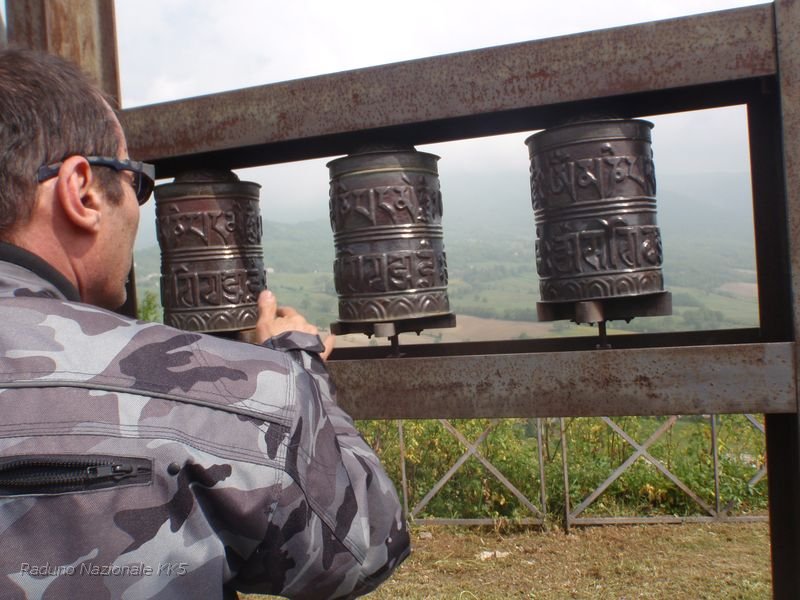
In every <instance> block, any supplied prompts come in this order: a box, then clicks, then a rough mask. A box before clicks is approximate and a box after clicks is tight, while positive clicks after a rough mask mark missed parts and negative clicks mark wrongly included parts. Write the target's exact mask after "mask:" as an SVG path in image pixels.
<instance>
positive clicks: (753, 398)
mask: <svg viewBox="0 0 800 600" xmlns="http://www.w3.org/2000/svg"><path fill="white" fill-rule="evenodd" d="M7 6H8V7H9V11H8V18H9V27H8V34H9V41H13V40H14V39H19V34H18V32H19V31H21V29H20V23H26V22H27V21H30V22H31V24H32V27H30V28H29V31H30V32H31V33H32V35H31V37H29V38H28V41H29V42H30V44H31V45H34V46H35V47H39V46H36V44H37V43H39V42H41V41H42V39H41V37H38V38H37V37H36V36H37V35H39V36H40V35H41V32H44V34H43V35H44V42H45V43H46V44H48V48H50V49H51V50H52V48H51V47H50V46H49V44H50V43H51V42H53V41H54V40H55V39H57V37H58V36H57V33H58V32H59V31H61V32H62V33H63V32H66V33H69V34H70V35H73V34H75V33H76V32H79V31H80V30H81V25H80V20H81V18H82V15H89V14H90V13H91V12H92V11H95V12H96V13H97V14H101V15H105V16H106V17H107V16H108V15H109V14H112V15H113V13H112V12H110V11H111V10H112V9H113V6H111V4H110V0H48V1H47V2H45V0H9V1H8V2H7ZM65 7H66V8H70V9H71V10H67V11H64V10H63V9H64V8H65ZM43 11H44V14H43ZM47 11H50V12H51V13H54V14H55V13H56V12H57V11H61V16H62V17H63V19H62V20H61V21H58V20H52V19H51V20H50V21H48V20H47V14H46V13H47ZM71 15H81V17H76V18H71ZM90 22H91V19H90ZM43 24H44V25H46V26H45V27H43V26H42V25H43ZM48 27H50V29H48ZM100 29H101V30H102V31H103V32H105V33H108V32H109V31H113V30H112V29H110V26H109V25H108V22H107V21H106V25H105V26H102V25H101V26H100ZM37 32H39V33H37ZM34 34H35V35H34ZM77 39H80V34H79V35H78V36H77ZM102 39H103V40H106V41H104V42H101V43H100V44H99V45H98V46H97V47H98V48H105V51H106V52H110V51H111V50H110V48H109V47H108V46H107V45H106V44H107V43H110V42H108V40H113V36H105V37H103V38H102ZM62 49H63V47H62ZM53 51H57V50H53ZM94 52H95V54H94V55H95V56H96V55H97V54H98V53H99V54H100V55H101V57H102V56H106V55H104V53H103V51H102V50H97V49H96V50H95V51H94ZM107 56H110V54H109V55H107ZM620 57H625V60H624V61H620ZM587 65H589V67H590V68H587ZM412 90H413V91H412ZM798 97H800V2H798V1H797V0H776V1H775V2H774V3H771V4H764V5H759V6H753V7H747V8H743V9H736V10H731V11H722V12H717V13H709V14H705V15H698V16H693V17H686V18H681V19H672V20H669V21H661V22H656V23H646V24H643V25H634V26H629V27H622V28H616V29H609V30H603V31H596V32H590V33H585V34H579V35H574V36H564V37H560V38H553V39H548V40H541V41H536V42H528V43H523V44H514V45H510V46H501V47H497V48H490V49H485V50H476V51H471V52H464V53H459V54H453V55H449V56H443V57H435V58H430V59H423V60H420V61H410V62H406V63H399V64H395V65H387V66H384V67H375V68H372V69H363V70H359V71H351V72H345V73H340V74H335V75H326V76H322V77H314V78H308V79H303V80H297V81H290V82H284V83H279V84H272V85H268V86H260V87H256V88H249V89H244V90H237V91H234V92H226V93H223V94H214V95H210V96H205V97H202V98H193V99H185V100H180V101H177V102H171V103H164V104H160V105H154V106H148V107H141V108H135V109H129V110H125V111H123V112H122V115H121V120H122V121H123V125H124V127H125V129H126V131H127V133H128V138H129V139H128V141H129V148H130V151H131V153H132V154H135V155H136V156H137V157H139V158H141V159H147V160H150V161H152V162H155V163H156V165H157V169H158V171H157V172H158V173H159V176H160V177H168V176H172V175H174V174H175V173H176V172H178V171H180V170H181V169H184V168H186V167H188V166H191V167H198V166H201V167H202V166H206V165H209V164H214V165H215V166H221V167H225V168H241V167H247V166H255V165H262V164H269V163H277V162H288V161H292V160H298V159H303V158H312V157H320V156H330V155H336V154H345V153H348V152H349V151H350V150H351V149H353V148H354V147H355V146H357V145H361V144H364V143H369V142H374V141H381V142H384V141H387V140H389V141H393V142H396V143H397V142H399V143H404V142H405V143H416V144H420V143H429V142H439V141H447V140H456V139H464V138H470V137H478V136H483V135H492V134H499V133H509V132H516V131H529V130H534V129H541V128H544V127H548V126H551V125H553V124H555V123H557V122H559V121H562V120H564V119H568V118H574V117H579V116H585V115H587V114H592V113H594V112H599V113H604V114H609V113H611V114H620V115H624V116H629V117H635V116H643V115H654V114H661V113H668V112H676V111H682V110H690V109H699V108H711V107H719V106H730V105H735V104H745V105H747V109H748V119H749V124H750V146H751V160H752V168H751V172H752V177H753V191H754V194H753V195H754V213H755V227H756V254H757V265H758V284H759V299H760V326H759V329H758V330H756V331H755V332H753V331H750V332H735V333H733V334H727V337H726V335H725V334H720V333H717V332H714V333H710V334H708V335H706V336H702V335H701V336H699V337H698V336H691V335H686V334H674V335H664V336H661V337H658V338H656V339H655V341H654V342H648V338H647V337H646V336H628V337H630V338H634V339H633V340H622V339H614V340H613V341H612V343H613V344H614V346H615V349H614V350H609V351H606V350H603V351H591V352H590V347H585V345H584V346H581V344H585V343H586V342H568V343H567V342H565V343H563V344H562V345H560V346H559V345H558V344H556V345H554V346H548V344H546V343H539V342H535V343H533V344H532V345H530V346H525V345H521V346H520V345H515V344H513V343H511V342H508V341H503V342H497V343H494V344H491V343H489V344H483V345H472V346H470V348H471V350H472V353H470V352H469V350H468V348H466V347H460V348H446V347H445V346H447V345H445V344H441V345H436V347H435V348H433V347H429V348H426V347H419V348H416V349H414V350H412V351H411V352H410V353H408V356H409V357H408V358H406V359H388V358H385V357H382V356H380V354H367V355H363V356H359V357H358V358H354V359H350V360H348V359H347V358H346V355H345V354H343V353H339V354H338V356H337V353H334V357H333V358H334V360H333V362H332V364H331V372H332V375H333V377H334V379H335V380H336V382H337V384H338V387H339V389H340V391H341V401H342V404H344V405H345V406H347V407H348V408H350V409H351V410H352V411H353V412H354V413H355V415H356V416H362V417H363V416H366V415H374V416H377V417H380V418H394V417H397V416H400V417H417V418H419V417H437V418H439V417H441V418H452V417H466V416H476V417H477V416H492V417H500V416H583V415H597V416H606V415H614V414H663V415H667V414H678V413H687V414H700V413H715V412H719V413H725V412H764V413H767V414H766V419H765V421H766V423H765V429H766V432H767V447H768V449H767V453H768V461H769V465H768V468H769V487H770V514H771V519H770V526H771V540H772V559H773V562H772V564H773V591H774V595H775V597H776V598H797V597H800V568H798V566H800V513H798V509H797V507H798V506H800V421H799V420H798V419H799V418H800V417H799V416H798V415H799V414H800V413H799V412H798V384H797V376H798V357H797V352H796V348H795V342H796V340H797V339H798V333H800V329H799V328H800V301H798V300H797V299H798V298H800V250H799V249H798V243H799V242H798V234H800V105H798V103H797V98H798ZM721 340H725V341H721ZM628 344H633V346H632V347H631V346H628V347H625V346H626V345H628ZM720 344H723V345H720ZM628 350H633V351H628ZM483 354H486V356H484V357H482V358H481V356H480V355H483ZM337 358H338V360H336V359H337ZM365 358H368V359H370V360H364V359H365ZM420 360H423V361H424V365H425V366H426V371H438V372H439V374H438V375H436V376H431V377H429V378H428V379H427V380H426V381H425V385H426V386H428V387H420V386H419V384H417V383H416V378H417V377H418V375H419V374H420V371H419V366H420V364H422V363H420V362H419V361H420ZM481 361H487V362H491V363H492V365H493V367H494V368H495V372H491V371H489V370H487V369H485V368H481ZM631 362H633V364H634V365H635V367H634V368H633V369H630V368H629V365H630V363H631ZM597 363H599V364H600V368H599V369H597V368H595V365H596V364H597ZM698 363H702V364H698ZM539 368H549V369H553V370H552V371H551V372H553V373H555V374H557V375H558V380H559V382H560V383H561V384H564V385H566V386H568V387H567V388H566V389H561V388H558V389H556V388H554V387H552V386H548V385H547V381H546V378H545V377H543V376H541V375H536V374H535V373H534V374H529V375H525V374H524V372H523V371H524V370H526V369H528V370H536V369H539ZM562 369H563V370H564V372H563V374H562ZM682 370H685V373H686V374H685V377H686V378H685V379H684V380H683V381H679V382H677V383H676V382H672V381H669V380H668V379H667V378H666V376H665V374H666V373H667V372H669V371H672V373H673V375H674V374H677V373H679V372H681V371H682ZM621 373H624V375H620V374H621ZM737 373H738V375H737ZM590 374H593V377H591V376H590ZM652 374H655V379H653V378H652ZM388 375H392V376H397V377H398V380H399V381H400V385H399V387H394V388H393V393H392V394H391V395H387V394H380V395H372V396H371V397H370V395H369V394H370V391H371V390H373V389H374V386H375V383H374V381H373V380H372V379H371V378H374V377H376V376H377V377H385V376H388ZM648 378H650V379H649V381H650V382H651V383H656V384H658V385H661V384H664V385H665V386H666V387H665V388H664V391H659V389H660V388H658V387H657V386H656V385H654V386H652V387H651V386H649V385H648ZM730 378H733V379H730ZM592 379H594V383H593V382H592ZM732 380H735V381H737V382H738V384H737V385H731V383H730V382H731V381H732ZM753 382H757V383H755V384H754V383H753ZM540 386H543V387H540ZM581 386H588V387H589V389H590V390H591V392H592V393H588V392H586V391H585V390H583V389H582V387H581ZM387 389H392V388H390V387H389V386H382V387H381V390H382V391H384V392H385V390H387ZM720 389H722V390H724V392H719V391H718V390H720ZM420 391H422V392H424V393H421V394H419V393H418V392H420ZM490 393H491V394H492V395H494V396H495V397H496V398H497V400H496V404H495V406H494V408H493V406H492V402H493V401H492V396H490ZM642 393H644V394H645V396H644V397H642V396H641V394H642ZM647 394H652V396H648V395H647ZM428 397H433V398H436V399H437V400H441V402H442V406H441V407H436V406H434V405H433V401H430V402H420V399H424V398H428Z"/></svg>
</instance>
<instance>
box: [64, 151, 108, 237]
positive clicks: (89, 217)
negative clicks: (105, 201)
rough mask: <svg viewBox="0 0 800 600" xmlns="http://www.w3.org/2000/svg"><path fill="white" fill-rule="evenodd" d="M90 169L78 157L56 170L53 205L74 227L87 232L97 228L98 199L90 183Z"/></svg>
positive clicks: (84, 161) (83, 159)
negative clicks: (58, 208) (57, 206)
mask: <svg viewBox="0 0 800 600" xmlns="http://www.w3.org/2000/svg"><path fill="white" fill-rule="evenodd" d="M93 177H94V175H93V173H92V166H91V165H90V164H89V163H88V162H86V159H85V158H83V157H82V156H70V157H69V158H68V159H66V160H65V161H64V163H63V164H62V165H61V168H60V169H59V170H58V177H57V178H56V186H55V201H56V202H58V203H59V205H60V206H61V209H62V210H63V211H64V215H65V216H66V217H67V220H69V221H70V222H71V223H72V224H73V225H74V226H75V227H78V228H79V229H83V230H85V231H87V232H96V231H97V230H98V229H99V228H100V197H99V195H98V193H97V189H96V186H93V185H92V182H93Z"/></svg>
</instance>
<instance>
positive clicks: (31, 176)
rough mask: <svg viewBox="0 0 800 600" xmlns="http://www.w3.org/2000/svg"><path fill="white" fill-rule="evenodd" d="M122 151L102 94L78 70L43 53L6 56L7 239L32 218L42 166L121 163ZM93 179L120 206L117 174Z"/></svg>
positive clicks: (3, 213) (0, 70) (0, 114)
mask: <svg viewBox="0 0 800 600" xmlns="http://www.w3.org/2000/svg"><path fill="white" fill-rule="evenodd" d="M119 147H120V139H119V133H118V129H117V125H116V124H115V123H114V120H113V118H112V114H111V113H110V112H109V109H108V105H107V104H106V101H105V98H104V96H103V94H102V92H101V91H100V90H99V89H98V88H97V86H95V85H94V83H93V82H92V81H91V80H90V79H89V77H88V76H87V75H86V74H84V73H83V72H82V71H81V70H80V69H79V68H78V67H76V66H75V65H74V64H72V63H70V62H68V61H66V60H64V59H62V58H60V57H57V56H53V55H50V54H45V53H43V52H37V51H33V50H24V49H13V48H12V49H5V50H0V236H3V235H4V234H5V233H7V232H9V231H11V230H12V229H13V228H14V227H15V226H17V225H20V224H23V223H25V222H27V220H28V219H29V218H30V215H31V209H32V207H33V203H34V199H35V197H36V187H37V185H38V184H37V182H36V171H37V169H38V168H39V167H40V166H42V165H47V164H52V163H55V162H58V161H61V160H64V159H65V158H67V157H69V156H73V155H99V156H116V155H117V153H118V152H119ZM94 173H95V177H97V178H99V180H100V184H101V185H102V186H103V189H104V190H105V191H106V193H107V194H108V196H109V198H110V200H111V201H112V202H118V201H119V199H120V198H121V197H122V187H121V184H120V180H119V177H118V176H117V175H116V172H114V171H112V170H110V169H95V170H94Z"/></svg>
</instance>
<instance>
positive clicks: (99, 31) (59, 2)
mask: <svg viewBox="0 0 800 600" xmlns="http://www.w3.org/2000/svg"><path fill="white" fill-rule="evenodd" d="M6 11H7V18H8V41H9V43H10V44H15V45H19V46H23V47H26V48H34V49H37V50H43V51H45V52H49V53H51V54H57V55H59V56H62V57H64V58H67V59H69V60H71V61H72V62H74V63H75V64H77V65H79V66H80V67H81V68H82V69H83V70H85V71H86V72H87V73H89V74H90V75H91V76H92V77H94V79H95V80H96V81H97V83H98V85H99V86H100V89H102V90H103V91H104V92H105V93H106V94H108V95H109V96H111V97H112V98H115V99H117V100H118V99H119V96H120V93H119V75H118V67H117V40H116V25H115V21H114V2H113V0H6Z"/></svg>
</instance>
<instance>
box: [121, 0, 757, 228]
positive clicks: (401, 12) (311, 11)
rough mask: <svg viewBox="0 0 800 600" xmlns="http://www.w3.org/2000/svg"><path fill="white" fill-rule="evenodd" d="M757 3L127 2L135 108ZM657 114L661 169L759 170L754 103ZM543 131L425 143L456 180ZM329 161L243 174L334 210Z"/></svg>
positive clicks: (273, 207)
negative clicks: (750, 116) (751, 144)
mask: <svg viewBox="0 0 800 600" xmlns="http://www.w3.org/2000/svg"><path fill="white" fill-rule="evenodd" d="M750 4H757V2H752V1H743V0H628V2H625V3H598V2H596V1H594V0H560V1H552V0H548V1H544V0H527V1H523V0H491V1H490V2H486V1H480V2H478V1H477V0H425V1H422V0H404V1H403V2H397V1H395V2H381V1H379V0H371V1H366V0H339V1H338V2H331V1H330V0H328V1H322V0H295V1H294V2H286V1H285V0H282V1H280V2H279V1H273V0H261V1H258V0H227V1H226V2H220V1H219V0H137V1H136V2H133V1H132V0H125V1H122V0H118V1H117V2H116V15H117V38H118V44H119V61H120V74H121V82H122V101H123V106H124V107H131V106H138V105H142V104H150V103H155V102H161V101H166V100H174V99H179V98H185V97H190V96H196V95H201V94H208V93H214V92H220V91H225V90H231V89H237V88H241V87H248V86H254V85H262V84H266V83H273V82H277V81H285V80H288V79H296V78H299V77H308V76H313V75H320V74H323V73H331V72H336V71H342V70H347V69H355V68H362V67H367V66H372V65H377V64H385V63H389V62H396V61H402V60H410V59H415V58H422V57H426V56H432V55H436V54H444V53H450V52H458V51H463V50H471V49H475V48H482V47H487V46H495V45H499V44H507V43H513V42H520V41H526V40H533V39H540V38H546V37H553V36H557V35H564V34H570V33H577V32H581V31H588V30H591V29H601V28H607V27H615V26H619V25H627V24H631V23H638V22H645V21H652V20H659V19H666V18H673V17H678V16H682V15H686V14H693V13H700V12H707V11H712V10H723V9H728V8H735V7H739V6H745V5H750ZM653 120H654V122H655V125H656V127H655V129H654V131H653V147H654V151H655V156H656V169H657V173H659V174H663V173H670V172H676V173H677V172H699V171H705V172H725V171H742V170H747V160H748V154H747V143H746V122H745V113H744V110H743V109H742V108H737V107H734V108H727V109H717V110H713V111H702V114H698V113H693V114H684V115H669V116H659V117H657V118H655V119H653ZM529 133H530V132H527V133H519V134H511V135H506V136H497V137H494V138H483V139H477V140H467V141H461V142H452V143H448V144H435V145H427V146H419V147H418V149H420V150H425V151H428V152H433V153H435V154H438V155H440V156H442V160H441V161H440V173H441V177H442V180H443V184H444V180H445V179H446V178H447V177H449V176H453V177H455V176H458V174H459V173H466V172H476V171H480V172H487V173H491V172H503V171H518V170H521V172H524V173H527V169H528V157H527V150H526V148H525V147H524V145H523V143H522V142H523V140H524V139H525V137H527V135H529ZM687 148H688V150H687ZM327 160H330V159H329V158H328V159H324V160H313V161H305V162H302V163H293V164H285V165H274V166H269V167H263V168H258V169H247V170H241V171H238V174H239V176H240V177H241V178H242V179H247V180H251V181H257V182H258V183H260V184H261V185H262V212H263V214H264V216H265V218H267V219H272V220H280V221H299V220H305V219H309V218H324V217H325V215H326V214H327V206H326V202H327V169H326V168H325V163H326V162H327ZM445 201H446V202H447V199H446V200H445ZM298 209H300V210H298ZM149 210H152V203H151V206H150V209H149ZM148 222H149V223H152V214H150V215H148V214H147V213H146V214H145V215H143V225H145V227H143V229H149V227H147V226H146V224H147V223H148ZM143 243H145V242H143ZM148 243H149V242H148Z"/></svg>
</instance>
